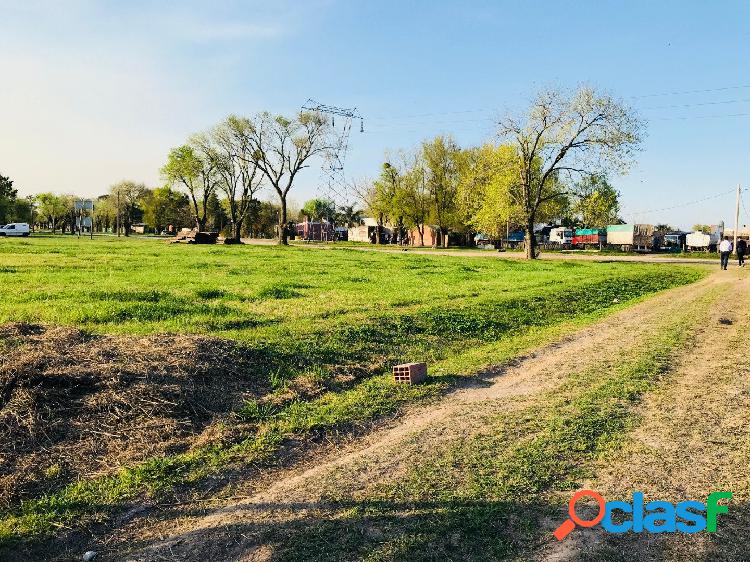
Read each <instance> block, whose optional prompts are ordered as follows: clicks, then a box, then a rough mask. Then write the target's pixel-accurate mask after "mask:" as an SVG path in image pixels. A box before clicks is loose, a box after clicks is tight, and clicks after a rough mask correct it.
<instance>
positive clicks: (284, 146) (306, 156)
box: [249, 112, 331, 244]
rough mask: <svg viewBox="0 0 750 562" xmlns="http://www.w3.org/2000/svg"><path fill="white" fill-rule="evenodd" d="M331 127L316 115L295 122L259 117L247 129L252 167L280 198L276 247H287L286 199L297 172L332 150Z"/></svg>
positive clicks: (305, 114) (301, 115)
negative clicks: (258, 170)
mask: <svg viewBox="0 0 750 562" xmlns="http://www.w3.org/2000/svg"><path fill="white" fill-rule="evenodd" d="M329 131H330V127H329V124H328V121H327V120H326V119H325V117H324V116H323V115H321V114H320V113H317V112H300V113H299V115H297V116H296V117H294V118H291V119H290V118H287V117H283V116H281V115H272V114H270V113H268V112H264V113H261V114H259V115H258V116H257V117H256V118H255V120H254V122H253V124H252V126H251V127H250V128H249V137H250V138H249V140H250V143H251V145H252V158H253V162H254V164H255V165H256V166H257V167H258V168H259V169H260V170H261V171H262V172H263V175H264V176H265V177H266V179H267V180H268V183H270V184H271V186H272V187H273V189H274V191H275V192H276V194H277V195H278V197H279V203H280V207H281V209H280V211H281V212H280V213H279V239H278V240H279V244H288V243H289V239H288V232H287V220H288V219H287V196H288V195H289V191H290V190H291V189H292V186H293V185H294V180H295V179H296V178H297V174H299V172H300V170H302V169H303V168H305V167H307V166H308V161H309V160H310V158H312V157H314V156H316V155H322V154H324V153H325V152H326V151H328V150H330V149H331V143H330V142H329V139H328V136H329V135H328V133H329Z"/></svg>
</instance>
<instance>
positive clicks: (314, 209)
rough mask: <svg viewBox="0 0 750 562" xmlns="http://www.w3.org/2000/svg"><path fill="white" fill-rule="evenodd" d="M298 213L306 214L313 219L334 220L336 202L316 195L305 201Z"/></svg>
mask: <svg viewBox="0 0 750 562" xmlns="http://www.w3.org/2000/svg"><path fill="white" fill-rule="evenodd" d="M300 214H301V215H304V216H307V217H308V218H309V219H310V220H313V221H320V220H322V219H328V220H335V216H336V204H335V203H334V202H333V201H331V200H330V199H321V198H319V197H316V198H314V199H310V200H308V201H306V202H305V204H304V205H303V206H302V211H300Z"/></svg>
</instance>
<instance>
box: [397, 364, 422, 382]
mask: <svg viewBox="0 0 750 562" xmlns="http://www.w3.org/2000/svg"><path fill="white" fill-rule="evenodd" d="M426 378H427V364H426V363H404V364H403V365H394V366H393V379H394V380H395V381H396V382H405V383H408V384H417V383H420V382H422V381H423V380H425V379H426Z"/></svg>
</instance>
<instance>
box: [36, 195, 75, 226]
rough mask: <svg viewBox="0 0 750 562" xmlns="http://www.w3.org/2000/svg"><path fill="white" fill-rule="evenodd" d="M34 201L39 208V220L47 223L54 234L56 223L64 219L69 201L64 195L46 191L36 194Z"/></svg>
mask: <svg viewBox="0 0 750 562" xmlns="http://www.w3.org/2000/svg"><path fill="white" fill-rule="evenodd" d="M36 202H37V206H38V208H39V222H40V223H46V224H47V225H49V227H50V228H51V229H52V234H54V233H55V230H56V229H57V227H58V223H59V222H60V221H62V220H64V217H65V215H66V214H67V213H68V211H69V207H70V201H69V200H68V198H67V197H66V196H64V195H57V194H56V193H51V192H46V193H40V194H39V195H37V196H36Z"/></svg>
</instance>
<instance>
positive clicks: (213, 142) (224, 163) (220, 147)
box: [196, 115, 263, 242]
mask: <svg viewBox="0 0 750 562" xmlns="http://www.w3.org/2000/svg"><path fill="white" fill-rule="evenodd" d="M253 130H254V125H253V124H252V123H251V122H250V120H249V119H247V118H245V117H238V116H236V115H230V116H229V117H227V119H225V120H224V121H223V122H222V123H220V124H219V125H218V126H217V127H215V128H214V129H213V131H211V134H210V137H208V138H207V137H196V142H198V143H200V144H201V146H202V147H204V148H203V150H204V151H205V152H206V154H208V155H209V157H210V159H211V161H212V163H213V166H214V167H215V169H216V173H217V175H218V178H219V182H218V188H219V189H220V190H221V191H222V192H223V193H224V195H225V196H226V201H227V206H228V210H229V222H230V225H231V234H230V238H229V239H230V240H233V241H234V242H239V241H240V238H241V236H242V224H243V223H244V221H245V220H246V219H247V218H248V215H249V214H250V211H251V210H252V208H253V204H252V201H253V199H254V196H255V193H256V192H257V191H258V190H259V189H260V187H261V183H262V180H263V175H262V174H261V172H260V168H259V167H258V165H257V164H256V162H255V159H254V156H253V154H254V152H255V150H254V147H253V144H252V140H253Z"/></svg>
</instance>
